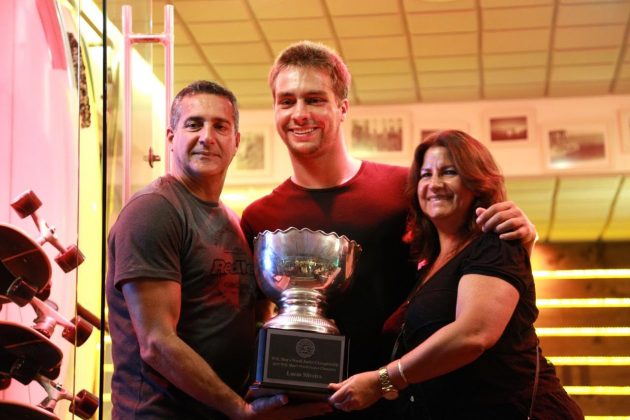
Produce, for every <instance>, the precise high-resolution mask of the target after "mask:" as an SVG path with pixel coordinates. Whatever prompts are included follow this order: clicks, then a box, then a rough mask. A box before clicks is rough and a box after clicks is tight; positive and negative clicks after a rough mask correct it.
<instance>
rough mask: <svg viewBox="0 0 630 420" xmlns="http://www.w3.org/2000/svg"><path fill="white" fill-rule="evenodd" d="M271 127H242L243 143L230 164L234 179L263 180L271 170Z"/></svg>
mask: <svg viewBox="0 0 630 420" xmlns="http://www.w3.org/2000/svg"><path fill="white" fill-rule="evenodd" d="M271 141H272V138H271V127H269V126H252V127H241V143H240V145H239V146H238V150H237V152H236V156H234V160H233V161H232V164H231V165H230V169H229V174H230V178H232V179H239V180H240V179H247V180H248V181H261V180H265V179H267V178H268V177H269V176H270V175H271V173H272V171H271Z"/></svg>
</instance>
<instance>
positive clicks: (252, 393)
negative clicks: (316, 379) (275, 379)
mask: <svg viewBox="0 0 630 420" xmlns="http://www.w3.org/2000/svg"><path fill="white" fill-rule="evenodd" d="M278 394H284V395H286V396H287V397H289V402H290V403H301V402H311V401H326V400H328V397H329V396H330V395H332V392H330V391H329V390H328V389H321V390H319V389H318V390H313V389H312V388H301V387H297V386H296V387H291V386H289V385H283V386H282V387H279V386H278V385H277V384H273V385H271V384H262V383H260V382H254V383H253V384H251V385H250V387H249V389H248V390H247V394H246V395H245V401H253V400H255V399H257V398H260V397H270V396H272V395H278Z"/></svg>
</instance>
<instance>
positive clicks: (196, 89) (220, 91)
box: [170, 80, 239, 132]
mask: <svg viewBox="0 0 630 420" xmlns="http://www.w3.org/2000/svg"><path fill="white" fill-rule="evenodd" d="M200 93H207V94H210V95H217V96H223V97H224V98H227V99H228V100H229V101H230V103H231V104H232V108H233V109H234V131H235V132H238V119H239V114H238V102H237V100H236V96H235V95H234V93H232V91H231V90H229V89H228V88H225V87H223V86H221V85H220V84H218V83H215V82H211V81H209V80H197V81H195V82H192V83H191V84H189V85H188V86H186V87H185V88H183V89H182V90H180V91H179V93H178V94H177V95H176V96H175V98H174V99H173V104H172V105H171V121H170V127H171V129H172V130H175V128H176V127H177V123H178V122H179V117H180V108H179V105H180V104H181V102H182V99H184V98H185V97H186V96H192V95H198V94H200Z"/></svg>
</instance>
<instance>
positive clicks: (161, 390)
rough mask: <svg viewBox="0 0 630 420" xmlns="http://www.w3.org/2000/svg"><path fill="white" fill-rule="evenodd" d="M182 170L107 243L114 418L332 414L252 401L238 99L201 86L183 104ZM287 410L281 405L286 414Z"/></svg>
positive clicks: (178, 145)
mask: <svg viewBox="0 0 630 420" xmlns="http://www.w3.org/2000/svg"><path fill="white" fill-rule="evenodd" d="M171 114H172V115H171V121H170V127H169V128H168V130H167V138H168V141H169V143H170V146H171V150H172V152H173V170H172V174H171V175H167V176H164V177H161V178H159V179H157V180H155V181H154V182H153V183H151V184H150V185H149V186H147V187H145V188H143V189H142V190H140V191H139V192H138V193H136V194H135V195H134V196H133V197H132V198H131V199H130V200H129V202H128V203H126V205H125V207H124V208H123V209H122V211H121V212H120V215H119V216H118V220H117V221H116V223H115V225H114V226H113V227H112V229H111V231H110V234H109V241H108V260H109V269H108V273H107V284H106V294H107V303H108V305H109V326H110V333H111V338H112V357H113V361H114V373H113V376H112V403H113V411H112V418H113V419H125V420H127V419H135V418H142V419H164V418H204V419H213V418H225V417H230V418H277V417H278V416H279V415H282V416H294V415H316V414H319V413H322V412H327V411H329V410H330V407H329V406H328V405H327V404H325V403H317V404H315V403H312V404H304V405H302V406H293V407H282V406H283V405H284V404H286V402H287V399H286V397H285V396H273V397H268V398H261V399H258V400H256V401H254V402H252V403H247V402H245V401H244V400H243V399H242V398H241V397H240V395H239V394H240V393H241V392H242V391H243V390H244V389H245V387H246V385H248V383H247V382H248V373H249V371H250V364H251V362H252V361H253V349H254V337H255V335H254V334H255V328H254V326H255V319H254V304H255V290H256V289H255V287H256V286H255V280H254V275H253V267H252V259H251V255H250V252H249V249H248V246H247V243H246V241H245V239H244V236H243V234H242V233H241V231H240V228H239V222H238V218H237V217H236V215H235V214H234V213H233V212H232V211H231V210H229V209H228V208H227V207H225V206H224V205H223V203H221V201H220V194H221V191H222V188H223V183H224V181H225V176H226V173H227V169H228V166H229V164H230V162H231V161H232V158H233V157H234V154H235V153H236V150H237V147H238V143H239V138H240V137H239V133H238V108H237V105H236V98H235V97H234V95H233V94H232V92H230V91H229V90H227V89H225V88H223V87H221V86H219V85H217V84H215V83H212V82H203V81H201V82H195V83H193V84H191V85H189V86H188V87H186V88H184V89H183V90H182V91H181V92H180V93H179V94H178V95H177V96H176V97H175V100H174V101H173V106H172V110H171ZM280 407H282V408H280Z"/></svg>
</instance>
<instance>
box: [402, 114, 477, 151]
mask: <svg viewBox="0 0 630 420" xmlns="http://www.w3.org/2000/svg"><path fill="white" fill-rule="evenodd" d="M415 126H416V128H415V129H414V135H415V137H414V139H413V141H414V146H415V145H417V144H418V143H420V142H422V141H423V140H424V139H425V138H426V137H427V136H428V135H429V134H432V133H434V132H436V131H444V130H459V131H463V132H465V133H468V134H470V133H469V127H468V123H465V122H463V121H451V122H449V121H422V120H420V121H418V122H417V123H415Z"/></svg>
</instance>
